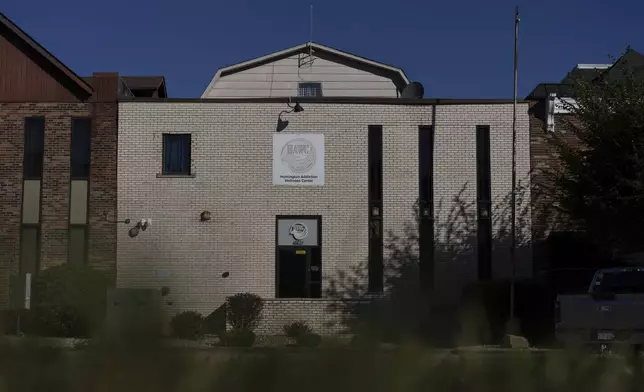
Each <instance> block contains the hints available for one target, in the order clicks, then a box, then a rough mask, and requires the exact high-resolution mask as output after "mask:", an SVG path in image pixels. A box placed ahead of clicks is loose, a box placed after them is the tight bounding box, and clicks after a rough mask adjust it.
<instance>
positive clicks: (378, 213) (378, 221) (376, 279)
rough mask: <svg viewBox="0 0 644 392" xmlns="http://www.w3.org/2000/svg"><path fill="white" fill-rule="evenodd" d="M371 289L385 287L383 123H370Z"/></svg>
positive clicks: (377, 289) (379, 290)
mask: <svg viewBox="0 0 644 392" xmlns="http://www.w3.org/2000/svg"><path fill="white" fill-rule="evenodd" d="M368 139H369V140H368V161H369V163H368V164H369V168H368V170H369V181H368V183H369V184H368V187H369V197H368V198H369V291H370V292H372V293H378V292H382V291H383V287H384V282H383V280H384V271H383V270H384V263H383V247H382V232H383V230H382V125H369V130H368Z"/></svg>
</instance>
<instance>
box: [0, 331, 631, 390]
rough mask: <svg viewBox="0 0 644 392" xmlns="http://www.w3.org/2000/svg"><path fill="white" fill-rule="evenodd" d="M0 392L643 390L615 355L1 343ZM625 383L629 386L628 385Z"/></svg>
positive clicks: (409, 348) (411, 348)
mask: <svg viewBox="0 0 644 392" xmlns="http://www.w3.org/2000/svg"><path fill="white" fill-rule="evenodd" d="M1 350H2V351H1V352H0V362H1V363H0V392H4V391H21V392H22V391H24V392H27V391H46V392H57V391H61V392H62V391H66V392H70V391H71V392H75V391H78V392H81V391H82V392H89V391H123V392H126V391H151V392H156V391H159V392H165V391H195V392H199V391H204V392H205V391H262V392H266V391H280V392H289V391H298V392H300V391H306V392H315V391H320V392H322V391H324V392H328V391H333V392H335V391H352V392H355V391H374V392H376V391H378V392H379V391H382V392H391V391H449V392H452V391H490V392H492V391H494V392H500V391H508V392H522V391H539V392H541V391H562V392H563V391H566V392H570V391H584V392H592V391H602V392H607V391H608V392H619V391H627V390H628V391H634V390H642V391H644V382H642V381H640V380H642V378H641V377H640V372H638V368H637V367H634V366H633V365H632V364H630V363H628V361H627V359H625V358H623V357H612V358H602V357H598V356H593V355H587V354H580V353H577V354H574V353H568V352H563V351H543V352H522V351H518V352H507V351H506V352H500V351H497V352H492V351H490V352H485V351H481V350H478V351H471V352H467V351H463V352H460V353H458V354H454V353H452V352H450V351H445V350H433V349H429V348H424V347H420V346H415V345H408V346H403V347H397V348H389V349H382V348H375V347H362V348H358V347H346V346H345V347H321V348H308V349H304V348H303V349H297V348H276V349H229V348H212V349H208V350H204V349H194V348H167V347H166V348H163V347H160V346H158V345H143V344H140V342H138V343H137V342H131V343H128V344H122V345H121V346H120V348H119V347H116V346H114V345H113V344H107V343H104V344H101V343H96V342H93V343H91V344H89V345H88V346H87V347H85V348H83V349H76V350H69V349H59V348H52V347H43V346H37V345H34V344H33V343H31V342H30V341H29V339H25V340H24V342H20V343H19V344H13V345H3V346H2V347H1ZM633 385H635V387H633Z"/></svg>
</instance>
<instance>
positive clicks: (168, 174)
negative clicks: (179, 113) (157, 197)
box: [161, 133, 194, 177]
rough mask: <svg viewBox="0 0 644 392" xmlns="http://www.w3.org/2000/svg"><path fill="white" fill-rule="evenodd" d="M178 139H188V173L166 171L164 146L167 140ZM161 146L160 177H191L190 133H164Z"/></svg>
mask: <svg viewBox="0 0 644 392" xmlns="http://www.w3.org/2000/svg"><path fill="white" fill-rule="evenodd" d="M173 137H176V138H179V137H187V138H188V158H187V159H188V162H187V166H188V171H187V172H173V171H166V163H167V162H166V146H167V142H168V139H169V138H173ZM161 143H162V146H161V155H162V156H161V176H163V177H193V176H194V173H193V172H192V134H191V133H164V134H163V135H162V141H161Z"/></svg>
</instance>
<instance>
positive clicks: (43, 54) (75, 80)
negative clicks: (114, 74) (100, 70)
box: [0, 12, 94, 98]
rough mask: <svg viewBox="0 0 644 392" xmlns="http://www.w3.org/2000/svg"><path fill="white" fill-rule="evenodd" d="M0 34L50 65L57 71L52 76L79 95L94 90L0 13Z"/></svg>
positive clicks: (90, 92) (89, 93)
mask: <svg viewBox="0 0 644 392" xmlns="http://www.w3.org/2000/svg"><path fill="white" fill-rule="evenodd" d="M0 34H1V35H9V36H10V37H12V38H15V39H17V40H19V42H21V43H22V44H23V45H24V46H25V47H26V48H27V49H30V50H31V51H32V52H33V53H34V54H35V55H37V56H39V57H40V58H41V59H42V60H44V61H45V62H47V63H49V64H50V65H52V69H54V70H56V71H58V72H57V74H58V75H55V76H54V75H52V76H54V77H56V78H58V77H63V78H65V79H67V80H68V81H69V82H71V83H72V84H73V85H74V86H75V87H77V88H78V89H79V91H80V92H81V93H84V94H86V95H87V98H88V97H89V96H91V95H92V93H93V92H94V90H93V89H92V86H90V85H89V84H88V83H87V82H86V81H85V80H83V78H81V77H80V76H78V75H76V74H75V73H74V72H73V71H72V70H71V69H69V68H67V66H66V65H65V64H63V63H62V62H61V61H60V60H58V59H57V58H56V57H55V56H54V55H53V54H51V53H49V51H47V49H45V48H44V47H43V46H42V45H40V44H39V43H38V42H36V40H34V39H33V38H31V37H30V36H29V35H28V34H27V33H25V32H24V31H23V30H22V29H21V28H20V27H18V26H17V25H16V24H15V23H13V22H12V21H11V20H10V19H9V18H7V17H6V16H5V15H4V14H3V13H1V12H0Z"/></svg>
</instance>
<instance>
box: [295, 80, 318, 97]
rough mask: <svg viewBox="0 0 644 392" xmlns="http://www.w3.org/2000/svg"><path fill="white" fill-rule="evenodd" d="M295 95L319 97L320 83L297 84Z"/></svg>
mask: <svg viewBox="0 0 644 392" xmlns="http://www.w3.org/2000/svg"><path fill="white" fill-rule="evenodd" d="M297 95H298V96H300V97H321V96H322V83H299V84H298V86H297Z"/></svg>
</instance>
